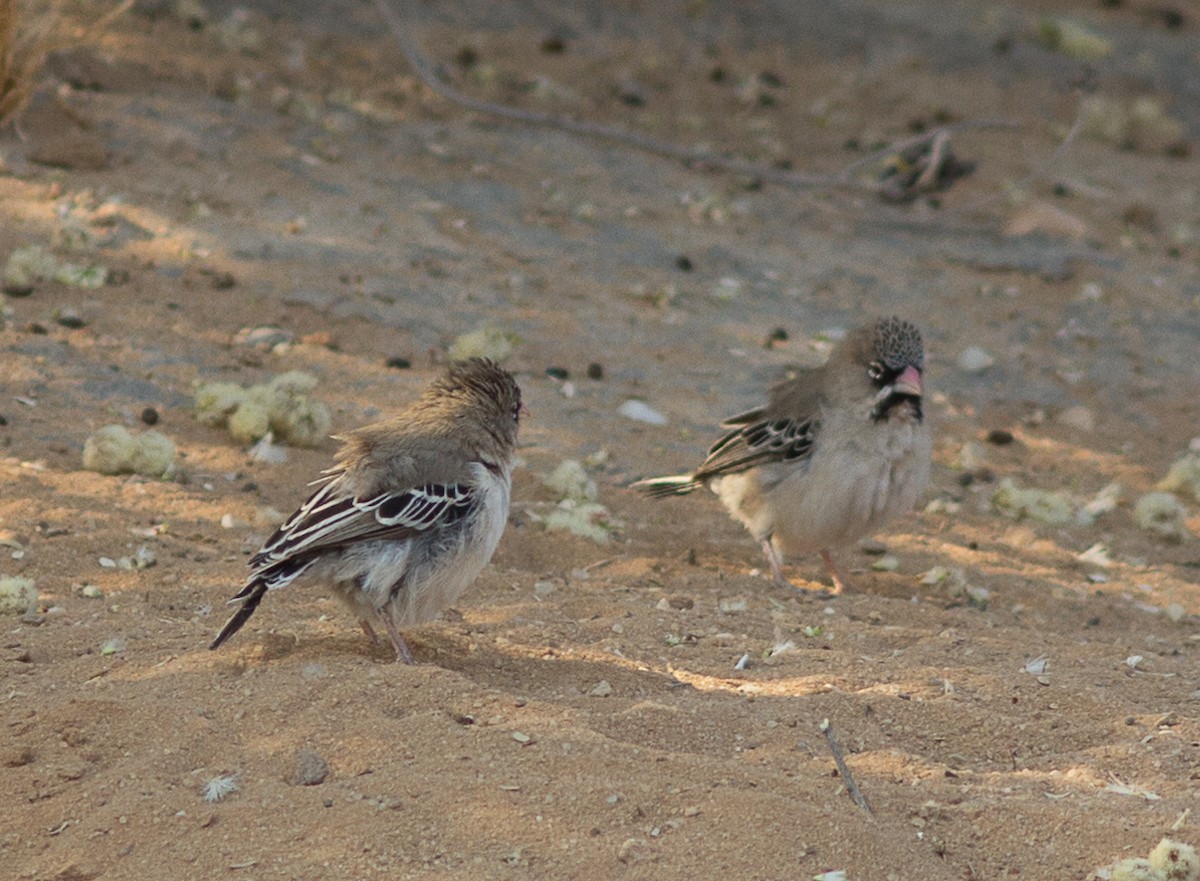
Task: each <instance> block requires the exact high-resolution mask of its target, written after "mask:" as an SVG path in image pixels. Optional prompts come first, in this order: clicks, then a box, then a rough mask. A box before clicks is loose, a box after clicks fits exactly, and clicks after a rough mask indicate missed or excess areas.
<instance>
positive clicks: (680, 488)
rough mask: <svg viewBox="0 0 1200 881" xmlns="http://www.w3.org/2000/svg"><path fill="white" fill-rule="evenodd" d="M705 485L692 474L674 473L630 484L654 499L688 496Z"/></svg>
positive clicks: (632, 487)
mask: <svg viewBox="0 0 1200 881" xmlns="http://www.w3.org/2000/svg"><path fill="white" fill-rule="evenodd" d="M703 485H704V484H702V483H700V482H699V481H698V480H696V478H695V477H693V476H692V475H691V474H672V475H671V476H670V477H649V478H647V479H645V480H639V481H638V482H637V483H631V484H630V485H629V486H630V488H631V489H636V490H637V491H638V492H640V493H645V494H646V495H648V496H650V498H652V499H665V498H667V497H668V496H686V495H687V494H688V493H690V492H695V491H696V490H698V489H700V487H702V486H703Z"/></svg>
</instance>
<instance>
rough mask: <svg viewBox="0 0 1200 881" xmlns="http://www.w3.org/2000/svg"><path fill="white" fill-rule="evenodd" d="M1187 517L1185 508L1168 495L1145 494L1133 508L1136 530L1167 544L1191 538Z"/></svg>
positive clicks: (1158, 493)
mask: <svg viewBox="0 0 1200 881" xmlns="http://www.w3.org/2000/svg"><path fill="white" fill-rule="evenodd" d="M1187 516H1188V512H1187V508H1185V507H1184V506H1183V503H1182V502H1180V501H1179V499H1177V498H1175V496H1173V495H1171V494H1170V493H1164V492H1154V493H1146V494H1145V495H1144V496H1142V497H1141V498H1140V499H1138V500H1137V504H1135V505H1134V506H1133V519H1134V520H1135V521H1136V522H1137V525H1138V528H1139V529H1144V530H1145V531H1146V532H1150V533H1153V534H1154V535H1157V536H1158V537H1159V538H1161V539H1164V540H1165V541H1169V542H1182V541H1183V540H1184V539H1187V538H1189V537H1190V536H1191V534H1192V533H1191V530H1189V529H1188V526H1187Z"/></svg>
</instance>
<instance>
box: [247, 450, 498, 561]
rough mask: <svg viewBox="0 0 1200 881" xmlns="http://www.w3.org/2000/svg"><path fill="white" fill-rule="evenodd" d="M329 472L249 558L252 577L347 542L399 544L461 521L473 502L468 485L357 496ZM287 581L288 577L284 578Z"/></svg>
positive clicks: (425, 486) (449, 483) (430, 485)
mask: <svg viewBox="0 0 1200 881" xmlns="http://www.w3.org/2000/svg"><path fill="white" fill-rule="evenodd" d="M343 478H344V472H342V473H337V472H334V473H332V474H330V475H329V477H327V478H326V482H325V484H324V485H323V486H322V487H321V488H320V489H318V490H317V491H316V492H315V493H313V494H312V496H310V497H309V499H308V501H306V502H305V503H304V504H303V505H301V506H300V508H299V510H297V511H296V513H295V514H293V515H292V516H291V517H289V518H288V519H287V521H286V522H285V523H284V524H283V525H282V526H280V527H279V529H277V530H276V531H275V533H274V535H272V536H271V537H270V538H269V539H267V542H266V544H265V545H263V547H262V550H260V551H259V552H258V553H257V554H255V555H254V556H253V557H251V558H250V566H251V567H252V568H253V569H254V571H255V572H256V573H261V572H263V571H264V570H266V569H269V568H271V567H274V566H278V565H279V564H280V563H281V562H283V561H285V560H299V559H302V558H307V557H310V556H311V555H312V554H313V553H315V552H317V551H322V550H328V549H331V548H336V547H341V546H343V545H346V544H348V543H350V542H359V541H371V540H374V539H392V540H399V539H403V538H407V537H409V536H412V535H416V534H417V533H420V532H424V531H426V530H428V529H434V528H437V527H441V526H446V525H449V524H450V523H454V522H455V521H457V520H460V519H461V518H462V517H463V516H465V515H466V513H467V512H468V511H469V510H470V509H471V506H472V505H474V504H475V501H476V496H477V488H476V487H475V486H474V485H473V484H472V483H470V482H468V481H463V480H459V481H447V482H444V483H425V484H422V485H420V486H413V487H409V488H407V489H400V490H389V491H386V492H381V493H377V494H375V495H371V496H367V497H361V496H355V495H352V494H351V493H349V492H348V491H347V486H346V482H345V480H344V479H343ZM289 580H290V579H289Z"/></svg>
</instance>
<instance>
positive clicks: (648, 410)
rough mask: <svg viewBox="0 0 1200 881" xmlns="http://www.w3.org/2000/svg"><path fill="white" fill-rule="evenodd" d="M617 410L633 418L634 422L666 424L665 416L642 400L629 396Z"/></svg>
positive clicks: (628, 417) (627, 417)
mask: <svg viewBox="0 0 1200 881" xmlns="http://www.w3.org/2000/svg"><path fill="white" fill-rule="evenodd" d="M617 412H618V413H619V414H620V415H622V416H624V417H625V418H626V419H633V420H634V421H636V422H645V423H647V424H648V425H666V424H667V417H666V416H664V415H663V414H662V413H659V412H658V411H657V410H655V409H654V408H653V407H651V406H650V405H649V404H646V403H643V402H642V401H638V400H634V399H633V398H630V399H629V400H628V401H626V402H625V403H624V404H622V405H621V406H620V407H619V408H618V409H617Z"/></svg>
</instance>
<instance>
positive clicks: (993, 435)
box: [987, 428, 1013, 447]
mask: <svg viewBox="0 0 1200 881" xmlns="http://www.w3.org/2000/svg"><path fill="white" fill-rule="evenodd" d="M987 442H988V443H989V444H994V445H996V446H998V447H1004V446H1008V445H1009V444H1011V443H1012V442H1013V433H1012V432H1011V431H1009V430H1008V429H1006V428H993V429H992V430H991V431H989V432H988V433H987Z"/></svg>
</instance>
